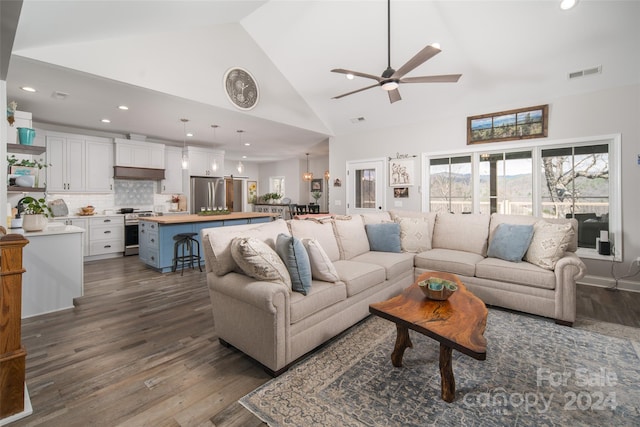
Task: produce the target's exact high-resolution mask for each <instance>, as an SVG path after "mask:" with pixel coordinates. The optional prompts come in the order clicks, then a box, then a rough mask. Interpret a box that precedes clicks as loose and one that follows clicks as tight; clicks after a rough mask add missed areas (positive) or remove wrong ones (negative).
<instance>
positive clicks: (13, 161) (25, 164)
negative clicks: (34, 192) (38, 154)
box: [7, 154, 51, 188]
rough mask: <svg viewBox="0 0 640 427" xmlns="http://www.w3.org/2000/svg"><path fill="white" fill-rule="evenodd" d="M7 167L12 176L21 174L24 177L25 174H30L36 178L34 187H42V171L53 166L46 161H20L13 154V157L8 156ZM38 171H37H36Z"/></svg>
mask: <svg viewBox="0 0 640 427" xmlns="http://www.w3.org/2000/svg"><path fill="white" fill-rule="evenodd" d="M7 165H8V166H9V173H10V174H19V175H24V174H25V172H28V174H29V175H33V176H34V184H33V186H34V187H36V188H37V187H39V186H40V185H39V184H40V182H39V181H40V171H41V170H42V169H43V168H46V167H48V166H51V164H47V163H46V162H45V161H44V160H42V159H38V160H27V159H20V160H18V159H17V158H16V156H15V154H12V155H11V157H9V156H7ZM36 169H37V170H36Z"/></svg>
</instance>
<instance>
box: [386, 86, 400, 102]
mask: <svg viewBox="0 0 640 427" xmlns="http://www.w3.org/2000/svg"><path fill="white" fill-rule="evenodd" d="M401 99H402V97H401V96H400V91H399V90H398V89H394V90H390V91H389V101H391V103H392V104H393V103H394V102H396V101H400V100H401Z"/></svg>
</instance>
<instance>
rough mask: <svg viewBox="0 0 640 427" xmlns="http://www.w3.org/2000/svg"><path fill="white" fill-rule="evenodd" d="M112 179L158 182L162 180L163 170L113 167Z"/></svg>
mask: <svg viewBox="0 0 640 427" xmlns="http://www.w3.org/2000/svg"><path fill="white" fill-rule="evenodd" d="M113 177H114V178H115V179H146V180H150V181H160V180H161V179H164V169H150V168H136V167H126V166H114V167H113Z"/></svg>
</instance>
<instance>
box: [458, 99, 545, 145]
mask: <svg viewBox="0 0 640 427" xmlns="http://www.w3.org/2000/svg"><path fill="white" fill-rule="evenodd" d="M548 122H549V105H548V104H545V105H538V106H535V107H527V108H519V109H517V110H509V111H500V112H497V113H490V114H482V115H480V116H471V117H467V145H471V144H482V143H485V142H497V141H513V140H517V139H529V138H544V137H546V136H547V130H548Z"/></svg>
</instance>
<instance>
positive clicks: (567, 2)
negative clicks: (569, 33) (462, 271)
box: [560, 0, 578, 10]
mask: <svg viewBox="0 0 640 427" xmlns="http://www.w3.org/2000/svg"><path fill="white" fill-rule="evenodd" d="M576 4H578V0H562V1H561V2H560V9H562V10H569V9H572V8H573V7H574V6H575V5H576Z"/></svg>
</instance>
